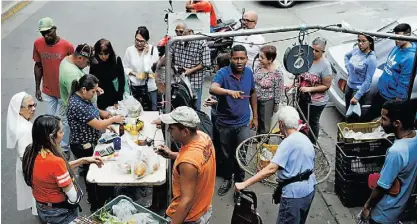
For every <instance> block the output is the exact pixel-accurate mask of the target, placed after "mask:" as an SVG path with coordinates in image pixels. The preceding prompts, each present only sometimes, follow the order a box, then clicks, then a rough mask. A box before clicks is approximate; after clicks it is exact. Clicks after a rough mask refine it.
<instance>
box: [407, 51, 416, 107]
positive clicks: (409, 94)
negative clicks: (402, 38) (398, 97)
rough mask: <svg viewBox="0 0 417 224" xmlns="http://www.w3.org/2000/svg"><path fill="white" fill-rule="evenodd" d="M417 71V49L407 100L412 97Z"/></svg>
mask: <svg viewBox="0 0 417 224" xmlns="http://www.w3.org/2000/svg"><path fill="white" fill-rule="evenodd" d="M416 73H417V51H416V53H415V54H414V62H413V69H412V70H411V77H410V83H408V97H407V100H410V99H411V94H412V93H413V86H414V80H415V78H416Z"/></svg>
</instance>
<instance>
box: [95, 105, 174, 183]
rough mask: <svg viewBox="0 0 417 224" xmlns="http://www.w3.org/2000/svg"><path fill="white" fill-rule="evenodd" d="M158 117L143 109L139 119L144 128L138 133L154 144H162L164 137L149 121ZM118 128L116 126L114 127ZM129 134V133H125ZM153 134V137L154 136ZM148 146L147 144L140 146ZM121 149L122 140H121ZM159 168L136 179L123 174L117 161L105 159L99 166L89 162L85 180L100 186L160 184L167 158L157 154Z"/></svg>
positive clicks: (166, 165) (163, 180)
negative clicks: (152, 140)
mask: <svg viewBox="0 0 417 224" xmlns="http://www.w3.org/2000/svg"><path fill="white" fill-rule="evenodd" d="M158 117H159V112H153V111H145V112H143V114H142V115H141V116H139V118H140V120H141V121H143V122H144V123H145V125H144V128H143V130H142V131H140V135H143V136H146V137H148V138H151V139H154V141H155V145H159V144H164V138H163V134H162V130H161V129H157V127H156V125H154V124H151V122H152V121H153V120H155V119H157V118H158ZM116 130H118V128H116ZM125 134H129V133H127V132H126V133H125ZM154 136H155V138H154ZM110 145H113V143H110V144H98V145H97V146H96V148H95V151H98V150H100V149H103V148H106V147H108V146H110ZM142 147H148V146H142ZM122 150H123V142H122ZM158 159H159V169H158V170H157V171H156V172H154V173H152V174H149V175H147V176H145V177H143V178H141V179H136V178H135V177H133V176H132V175H130V174H123V173H122V172H120V171H119V169H118V167H117V161H115V160H105V161H104V164H103V166H102V167H101V168H99V167H98V166H97V165H96V164H91V165H90V169H89V171H88V174H87V181H88V182H90V183H96V184H97V185H100V186H160V185H162V184H164V183H165V182H166V171H167V167H168V160H167V159H165V158H163V157H162V156H159V155H158Z"/></svg>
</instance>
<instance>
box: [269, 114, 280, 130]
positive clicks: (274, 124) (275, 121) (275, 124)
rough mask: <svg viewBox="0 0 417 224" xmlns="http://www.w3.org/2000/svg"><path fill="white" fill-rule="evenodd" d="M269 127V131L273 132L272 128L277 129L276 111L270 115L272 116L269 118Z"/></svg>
mask: <svg viewBox="0 0 417 224" xmlns="http://www.w3.org/2000/svg"><path fill="white" fill-rule="evenodd" d="M270 126H271V128H270V131H271V132H274V130H278V129H279V123H278V112H276V113H274V114H273V115H272V118H271V125H270Z"/></svg>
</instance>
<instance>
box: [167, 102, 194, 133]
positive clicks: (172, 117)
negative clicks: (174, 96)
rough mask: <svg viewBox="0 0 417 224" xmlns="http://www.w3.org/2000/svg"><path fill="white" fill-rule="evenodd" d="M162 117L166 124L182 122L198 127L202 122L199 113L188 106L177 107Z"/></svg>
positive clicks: (187, 125) (191, 126)
mask: <svg viewBox="0 0 417 224" xmlns="http://www.w3.org/2000/svg"><path fill="white" fill-rule="evenodd" d="M160 119H161V121H162V122H164V123H165V124H182V125H184V126H186V127H190V128H196V127H197V126H198V125H199V124H200V118H199V117H198V115H197V113H196V112H195V111H194V110H193V109H192V108H191V107H186V106H181V107H177V108H175V109H174V110H173V111H172V112H171V113H169V114H162V115H161V116H160Z"/></svg>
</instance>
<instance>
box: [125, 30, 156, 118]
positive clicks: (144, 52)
mask: <svg viewBox="0 0 417 224" xmlns="http://www.w3.org/2000/svg"><path fill="white" fill-rule="evenodd" d="M148 41H149V31H148V29H147V28H146V27H145V26H140V27H139V28H138V29H137V30H136V34H135V44H134V45H132V46H130V47H128V48H127V49H126V54H125V56H124V58H123V67H124V71H125V74H126V76H127V77H128V78H129V84H130V89H131V92H132V95H133V97H135V98H136V99H137V100H138V101H139V102H141V104H142V106H143V107H144V110H153V111H156V110H157V107H156V106H157V88H156V83H155V74H154V72H153V71H152V65H153V64H154V63H156V62H157V61H158V59H159V55H158V49H157V48H156V47H155V46H152V45H151V44H148ZM146 88H147V91H146Z"/></svg>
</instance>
